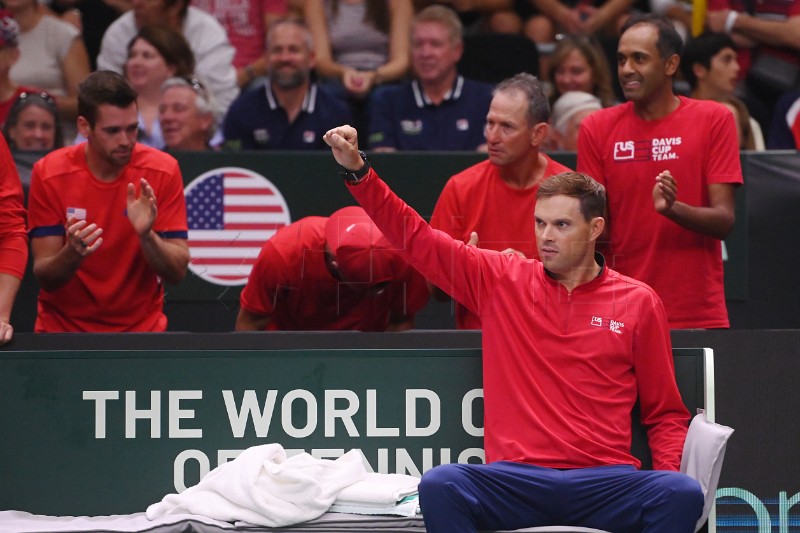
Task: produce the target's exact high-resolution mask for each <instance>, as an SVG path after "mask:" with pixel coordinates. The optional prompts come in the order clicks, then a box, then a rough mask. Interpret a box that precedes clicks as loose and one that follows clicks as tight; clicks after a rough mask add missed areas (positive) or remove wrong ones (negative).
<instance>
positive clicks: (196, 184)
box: [184, 167, 291, 286]
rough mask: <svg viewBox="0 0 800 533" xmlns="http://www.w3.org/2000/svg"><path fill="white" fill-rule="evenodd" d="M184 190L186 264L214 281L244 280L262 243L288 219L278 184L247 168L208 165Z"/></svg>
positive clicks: (236, 282) (225, 283)
mask: <svg viewBox="0 0 800 533" xmlns="http://www.w3.org/2000/svg"><path fill="white" fill-rule="evenodd" d="M184 194H185V195H186V215H187V219H188V223H189V250H190V252H191V257H192V260H191V262H190V263H189V269H190V270H191V271H192V272H193V273H194V274H196V275H197V276H199V277H200V278H202V279H204V280H205V281H208V282H209V283H213V284H215V285H223V286H233V285H244V284H245V283H246V282H247V278H248V276H249V275H250V270H251V269H252V268H253V264H254V263H255V261H256V258H257V257H258V253H259V252H260V251H261V247H262V246H263V244H264V243H265V242H266V241H267V239H269V238H270V237H272V236H273V235H274V234H275V232H276V231H277V230H278V229H280V228H282V227H284V226H286V225H287V224H289V223H290V222H291V216H290V215H289V207H288V206H287V204H286V200H284V198H283V195H282V194H281V192H280V191H279V190H278V188H277V187H275V185H273V184H272V182H270V181H269V180H268V179H267V178H265V177H264V176H262V175H261V174H257V173H255V172H252V171H250V170H248V169H245V168H236V167H225V168H217V169H214V170H209V171H208V172H206V173H205V174H202V175H200V176H198V177H197V178H195V179H194V180H192V182H191V183H189V185H187V186H186V189H185V190H184Z"/></svg>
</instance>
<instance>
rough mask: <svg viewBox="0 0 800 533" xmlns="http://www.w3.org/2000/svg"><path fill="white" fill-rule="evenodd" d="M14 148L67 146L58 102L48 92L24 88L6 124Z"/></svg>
mask: <svg viewBox="0 0 800 533" xmlns="http://www.w3.org/2000/svg"><path fill="white" fill-rule="evenodd" d="M3 135H4V136H5V138H6V140H7V141H8V146H9V147H10V148H11V149H12V150H42V151H43V150H53V149H55V148H61V147H62V146H64V138H63V136H62V134H61V123H60V121H59V120H58V109H57V108H56V102H55V100H54V99H53V97H52V96H50V95H49V94H47V93H45V92H42V91H38V92H22V93H20V95H19V96H18V97H17V99H16V100H15V101H14V103H13V104H12V106H11V109H10V110H9V112H8V118H7V119H6V123H5V125H4V126H3Z"/></svg>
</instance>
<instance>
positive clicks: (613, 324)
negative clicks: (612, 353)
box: [590, 316, 625, 335]
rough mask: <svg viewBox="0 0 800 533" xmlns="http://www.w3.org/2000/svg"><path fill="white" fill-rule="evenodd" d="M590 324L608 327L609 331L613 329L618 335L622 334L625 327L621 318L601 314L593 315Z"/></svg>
mask: <svg viewBox="0 0 800 533" xmlns="http://www.w3.org/2000/svg"><path fill="white" fill-rule="evenodd" d="M590 324H591V325H592V326H594V327H596V328H602V329H607V330H608V331H612V332H614V333H616V334H617V335H622V329H623V328H624V327H625V323H624V322H620V321H619V320H612V319H610V318H603V317H599V316H593V317H592V320H591V322H590Z"/></svg>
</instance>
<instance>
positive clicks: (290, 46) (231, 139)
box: [223, 18, 351, 150]
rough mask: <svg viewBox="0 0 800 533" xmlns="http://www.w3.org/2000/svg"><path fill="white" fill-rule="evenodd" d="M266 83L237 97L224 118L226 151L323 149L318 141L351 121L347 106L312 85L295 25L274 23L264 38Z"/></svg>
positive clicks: (309, 53)
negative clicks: (338, 126)
mask: <svg viewBox="0 0 800 533" xmlns="http://www.w3.org/2000/svg"><path fill="white" fill-rule="evenodd" d="M265 54H266V58H267V71H268V76H269V78H268V81H267V83H266V85H265V86H261V87H256V88H254V89H251V90H250V91H247V92H245V93H243V94H241V95H240V96H239V97H238V98H237V99H236V100H235V101H234V102H233V104H232V105H231V107H230V109H229V110H228V114H227V115H226V117H225V123H224V126H223V134H224V137H225V144H224V146H225V148H228V149H232V150H322V149H324V148H325V147H326V145H325V143H324V142H323V140H322V136H323V135H324V134H325V132H326V131H328V130H329V129H331V128H334V127H336V126H337V125H339V124H347V123H350V122H351V117H350V111H349V110H348V107H347V104H346V103H345V102H343V101H341V100H339V99H337V98H336V97H335V96H333V95H332V94H331V93H329V92H327V90H326V89H324V88H323V87H320V86H319V85H317V84H316V83H314V82H312V81H311V71H312V69H313V68H314V63H315V56H314V47H313V43H312V41H311V33H310V32H309V31H308V28H306V26H305V25H304V24H303V23H302V22H300V21H297V20H294V19H289V18H283V19H279V20H277V21H275V22H274V23H273V24H272V25H271V26H270V29H269V32H268V33H267V48H266V51H265Z"/></svg>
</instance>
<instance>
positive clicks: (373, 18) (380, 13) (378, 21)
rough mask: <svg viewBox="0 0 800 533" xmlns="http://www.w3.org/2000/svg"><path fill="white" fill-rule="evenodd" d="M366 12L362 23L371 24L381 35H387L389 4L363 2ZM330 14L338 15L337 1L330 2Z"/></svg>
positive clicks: (373, 0) (366, 0) (389, 24)
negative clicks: (365, 5)
mask: <svg viewBox="0 0 800 533" xmlns="http://www.w3.org/2000/svg"><path fill="white" fill-rule="evenodd" d="M364 3H365V4H367V10H366V12H365V13H364V22H366V23H368V24H372V26H374V27H375V28H377V29H378V31H380V32H381V33H387V34H388V33H389V29H390V28H391V22H392V21H391V17H390V15H389V2H388V1H387V0H365V2H364ZM331 12H332V13H333V15H334V16H338V15H339V0H332V2H331Z"/></svg>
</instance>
